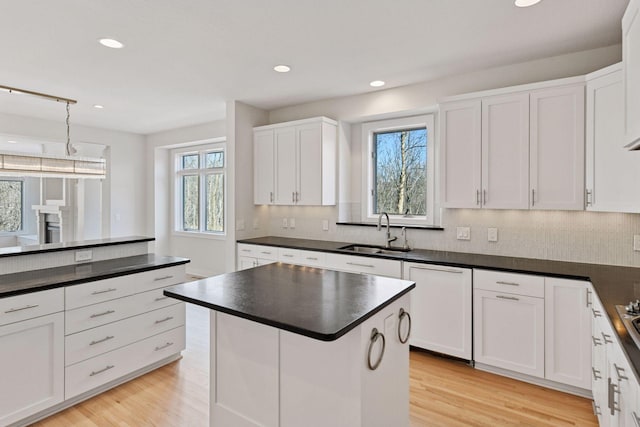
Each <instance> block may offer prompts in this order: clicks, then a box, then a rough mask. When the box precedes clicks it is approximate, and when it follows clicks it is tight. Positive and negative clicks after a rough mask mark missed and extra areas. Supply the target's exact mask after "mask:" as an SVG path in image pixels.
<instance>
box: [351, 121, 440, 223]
mask: <svg viewBox="0 0 640 427" xmlns="http://www.w3.org/2000/svg"><path fill="white" fill-rule="evenodd" d="M412 127H416V128H417V127H426V128H427V186H426V191H427V196H426V197H427V199H426V201H427V214H426V216H420V217H405V216H404V215H389V220H390V222H391V223H392V224H394V225H415V226H432V225H436V213H437V209H436V207H435V205H434V203H435V201H436V197H435V191H436V187H437V186H436V183H435V181H434V179H435V176H436V174H435V166H436V162H435V154H436V147H435V145H436V141H437V138H436V132H435V117H434V114H424V115H420V116H412V117H403V118H397V119H388V120H379V121H375V122H366V123H363V124H362V147H363V153H362V154H363V155H362V198H361V199H360V200H361V201H362V203H361V206H362V222H365V223H377V222H378V215H377V214H374V213H373V195H372V193H371V190H372V188H373V167H374V165H373V156H372V155H371V153H372V152H373V134H374V133H376V132H389V131H394V130H400V129H407V128H412Z"/></svg>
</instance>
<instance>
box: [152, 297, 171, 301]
mask: <svg viewBox="0 0 640 427" xmlns="http://www.w3.org/2000/svg"><path fill="white" fill-rule="evenodd" d="M168 298H169V297H158V298H156V299H154V301H162V300H165V299H168Z"/></svg>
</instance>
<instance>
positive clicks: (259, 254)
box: [237, 243, 278, 270]
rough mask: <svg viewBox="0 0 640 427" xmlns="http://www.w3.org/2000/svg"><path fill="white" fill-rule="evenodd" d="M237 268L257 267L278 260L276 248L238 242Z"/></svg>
mask: <svg viewBox="0 0 640 427" xmlns="http://www.w3.org/2000/svg"><path fill="white" fill-rule="evenodd" d="M237 253H238V261H237V269H238V270H246V269H247V268H253V267H258V266H260V265H265V264H270V263H272V262H276V261H278V248H275V247H272V246H262V245H247V244H244V243H238V252H237Z"/></svg>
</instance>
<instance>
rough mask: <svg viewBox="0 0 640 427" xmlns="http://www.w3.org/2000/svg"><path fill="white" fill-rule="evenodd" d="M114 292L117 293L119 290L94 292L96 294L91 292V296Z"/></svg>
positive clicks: (111, 289) (110, 289)
mask: <svg viewBox="0 0 640 427" xmlns="http://www.w3.org/2000/svg"><path fill="white" fill-rule="evenodd" d="M113 291H117V289H116V288H109V289H105V290H103V291H94V292H91V295H100V294H106V293H107V292H113Z"/></svg>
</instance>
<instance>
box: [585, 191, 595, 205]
mask: <svg viewBox="0 0 640 427" xmlns="http://www.w3.org/2000/svg"><path fill="white" fill-rule="evenodd" d="M585 191H586V197H585V199H586V202H587V206H591V205H593V199H592V196H593V190H589V189H587V190H585Z"/></svg>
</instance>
